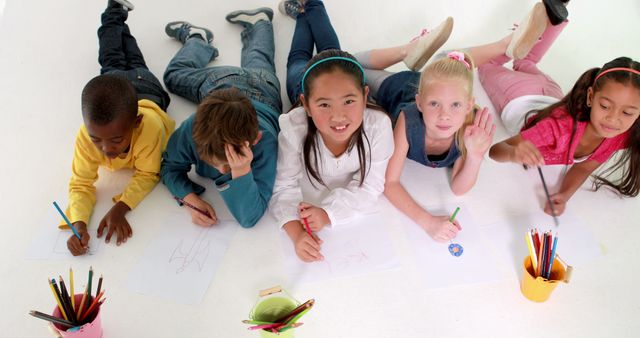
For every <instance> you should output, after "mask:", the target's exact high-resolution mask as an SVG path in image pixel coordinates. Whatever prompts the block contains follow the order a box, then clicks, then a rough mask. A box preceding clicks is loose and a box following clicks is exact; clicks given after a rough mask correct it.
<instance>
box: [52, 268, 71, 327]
mask: <svg viewBox="0 0 640 338" xmlns="http://www.w3.org/2000/svg"><path fill="white" fill-rule="evenodd" d="M51 282H52V283H53V289H54V290H55V291H56V295H57V296H58V299H60V304H62V308H63V309H64V313H65V315H66V316H65V317H66V319H67V320H68V321H70V322H73V318H72V317H71V314H70V313H69V308H68V307H67V300H66V299H65V298H64V297H62V293H61V292H60V289H59V288H58V283H56V280H55V279H53V278H51Z"/></svg>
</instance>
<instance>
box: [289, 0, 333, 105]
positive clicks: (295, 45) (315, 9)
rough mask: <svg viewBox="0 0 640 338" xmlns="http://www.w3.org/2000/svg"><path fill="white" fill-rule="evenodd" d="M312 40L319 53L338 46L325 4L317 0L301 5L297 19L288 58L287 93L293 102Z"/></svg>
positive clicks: (298, 92)
mask: <svg viewBox="0 0 640 338" xmlns="http://www.w3.org/2000/svg"><path fill="white" fill-rule="evenodd" d="M314 44H315V47H316V50H317V51H318V53H320V52H322V51H324V50H327V49H340V41H339V40H338V35H337V34H336V31H335V30H333V26H332V25H331V21H330V20H329V15H328V14H327V11H326V10H325V8H324V4H323V3H322V1H319V0H308V1H306V2H305V5H304V13H300V14H299V15H298V18H297V19H296V28H295V30H294V32H293V39H292V40H291V50H290V51H289V57H288V59H287V95H288V96H289V101H290V102H291V103H292V104H294V103H295V102H297V101H298V98H299V97H300V94H301V92H302V90H301V85H300V81H301V80H302V75H303V74H304V72H305V70H306V68H307V63H308V62H309V60H311V58H312V57H313V46H314Z"/></svg>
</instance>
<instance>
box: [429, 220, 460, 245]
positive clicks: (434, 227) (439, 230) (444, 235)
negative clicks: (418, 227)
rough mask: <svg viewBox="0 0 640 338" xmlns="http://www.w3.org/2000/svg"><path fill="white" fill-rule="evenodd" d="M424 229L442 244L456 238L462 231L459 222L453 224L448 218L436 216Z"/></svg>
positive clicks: (455, 221)
mask: <svg viewBox="0 0 640 338" xmlns="http://www.w3.org/2000/svg"><path fill="white" fill-rule="evenodd" d="M423 228H424V230H425V231H426V232H427V233H428V234H429V236H431V238H433V239H434V240H435V241H436V242H440V243H442V242H446V241H449V240H451V239H453V238H455V237H456V235H458V232H460V230H462V227H461V226H460V224H459V223H458V221H457V220H454V221H453V223H451V222H449V217H448V216H434V217H433V218H432V219H431V220H430V221H429V222H428V223H427V224H425V225H424V226H423Z"/></svg>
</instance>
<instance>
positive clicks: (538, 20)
mask: <svg viewBox="0 0 640 338" xmlns="http://www.w3.org/2000/svg"><path fill="white" fill-rule="evenodd" d="M548 22H549V18H547V11H546V10H545V8H544V5H543V4H542V3H541V2H538V3H537V4H535V5H534V6H533V9H531V11H530V12H529V14H528V15H527V17H526V18H525V19H524V21H523V22H522V23H521V24H520V25H519V26H518V28H516V30H515V32H513V37H512V38H511V43H510V44H509V47H507V51H506V52H505V54H506V55H507V56H508V57H510V58H512V59H515V60H520V59H522V58H524V57H525V56H527V54H529V51H530V50H531V48H533V45H535V44H536V42H538V40H539V39H540V37H541V36H542V33H544V30H545V29H547V24H548Z"/></svg>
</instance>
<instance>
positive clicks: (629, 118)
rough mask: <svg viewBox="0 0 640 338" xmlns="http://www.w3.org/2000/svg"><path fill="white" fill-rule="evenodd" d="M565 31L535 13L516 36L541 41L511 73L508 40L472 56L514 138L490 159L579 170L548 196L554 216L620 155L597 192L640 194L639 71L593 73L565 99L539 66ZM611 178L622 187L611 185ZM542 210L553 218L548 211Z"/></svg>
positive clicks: (615, 65) (625, 67)
mask: <svg viewBox="0 0 640 338" xmlns="http://www.w3.org/2000/svg"><path fill="white" fill-rule="evenodd" d="M541 18H542V19H545V20H540V19H541ZM541 24H542V25H543V27H542V29H540V25H541ZM566 25H567V21H565V22H563V23H560V24H558V25H555V26H553V25H551V23H550V22H549V21H548V19H546V13H545V12H544V10H541V9H540V6H538V9H537V11H536V9H535V8H534V10H532V12H531V13H530V16H529V17H528V18H527V19H526V20H525V22H524V23H523V24H522V25H520V27H518V30H522V31H524V33H522V32H521V34H531V32H535V31H539V32H542V33H541V35H540V38H539V41H538V42H537V43H536V44H535V45H534V46H533V48H532V49H531V50H530V51H529V52H528V54H526V56H525V57H523V58H522V59H519V60H515V61H514V64H513V68H514V69H513V70H511V69H507V68H505V67H504V66H503V65H504V64H505V63H507V62H508V61H509V60H510V59H511V58H510V57H508V56H506V55H505V54H504V51H506V50H509V47H508V45H509V44H510V41H511V38H512V37H511V36H509V37H507V38H505V39H503V40H501V41H499V42H496V43H493V44H489V45H484V46H478V47H473V48H470V49H469V50H468V53H469V54H471V55H472V57H473V58H474V59H475V60H476V61H477V63H478V64H482V63H484V64H483V65H481V66H479V67H478V74H479V79H480V81H481V83H482V85H483V87H484V88H485V90H486V91H487V94H488V95H489V98H490V99H491V101H492V103H493V104H494V106H495V108H496V109H497V111H498V112H499V114H501V118H502V120H503V121H504V122H505V126H506V127H507V129H509V130H511V131H512V132H514V133H515V134H516V135H515V136H513V137H511V138H509V139H507V140H504V141H502V142H499V143H497V144H495V145H493V146H492V147H491V149H490V151H489V156H490V157H491V158H493V159H494V160H496V161H499V162H514V163H520V164H524V165H527V166H542V165H545V164H574V163H575V164H574V165H573V166H572V167H571V168H570V169H569V170H568V171H567V173H566V175H565V176H564V178H563V180H562V183H561V186H560V189H559V191H558V192H557V193H555V194H552V195H551V203H553V210H555V213H556V214H557V215H559V214H562V213H563V212H564V209H565V206H566V203H567V201H568V200H569V198H571V196H572V195H573V194H574V193H575V192H576V191H577V190H578V188H580V186H582V184H583V183H584V181H585V180H586V179H587V178H588V177H589V176H591V174H592V173H593V172H594V171H595V170H596V169H597V168H598V167H600V166H601V164H603V163H605V162H606V161H607V160H608V159H609V158H610V157H611V156H612V155H613V154H614V153H615V152H616V151H617V150H623V152H622V154H621V156H619V157H617V159H616V162H615V163H613V165H612V166H610V167H609V168H608V169H606V170H605V171H604V172H602V174H601V175H594V188H595V190H598V189H599V188H600V187H602V186H608V187H610V188H612V189H614V190H616V191H617V192H618V193H619V194H621V195H624V196H637V195H638V192H639V191H640V121H639V120H638V116H640V64H639V63H638V62H636V61H634V60H632V59H630V58H627V57H619V58H616V59H614V60H612V61H610V62H608V63H606V64H605V65H604V66H602V68H592V69H589V70H587V71H586V72H584V73H583V74H582V75H581V76H580V78H579V79H578V80H577V82H576V83H575V85H574V86H573V88H572V89H571V91H570V92H569V93H568V94H567V95H564V96H562V92H561V91H560V87H559V86H558V85H557V84H556V83H555V81H553V79H551V78H550V77H549V76H548V75H546V74H544V73H542V72H541V71H540V70H538V68H537V67H536V64H537V63H538V61H540V59H541V58H542V56H544V54H545V53H546V51H547V50H548V49H549V47H550V46H551V44H552V43H553V41H554V40H555V38H556V37H557V36H558V35H559V34H560V32H561V31H562V29H563V28H564V27H565V26H566ZM518 30H517V31H518ZM517 31H516V33H514V35H513V36H514V39H515V37H516V36H517V35H518V32H517ZM534 34H535V33H534ZM496 51H499V52H498V53H496ZM492 53H493V56H492ZM496 54H498V55H496ZM525 120H526V123H525ZM523 124H524V126H522V125H523ZM520 128H522V129H520ZM619 170H621V172H619V173H618V171H619ZM614 172H616V173H615V177H616V178H617V179H611V178H610V176H611V174H612V173H614ZM544 210H545V212H546V213H548V214H552V208H551V207H550V205H548V204H547V205H546V206H545V209H544Z"/></svg>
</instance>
